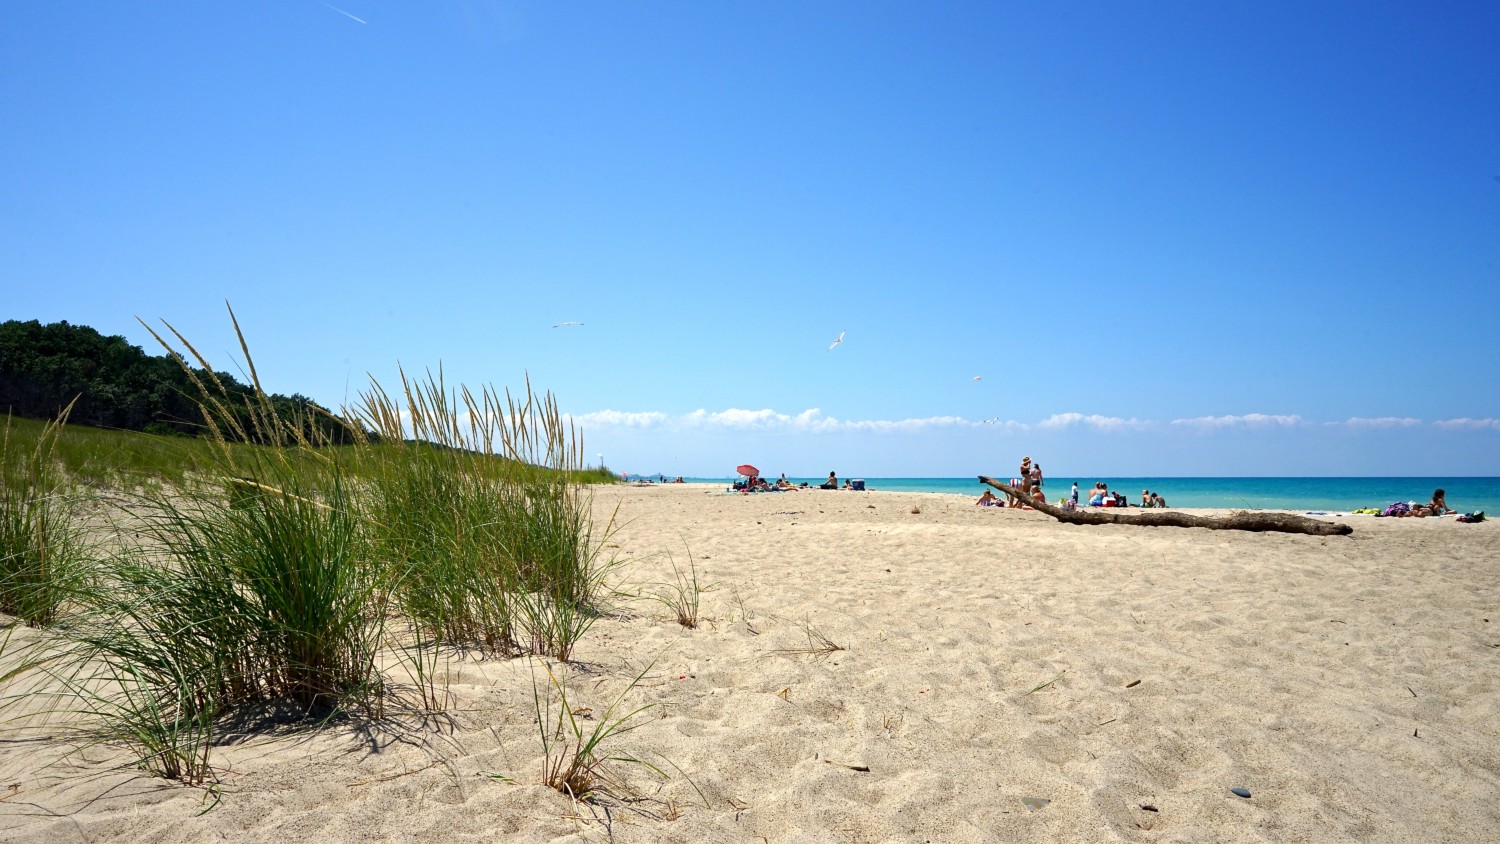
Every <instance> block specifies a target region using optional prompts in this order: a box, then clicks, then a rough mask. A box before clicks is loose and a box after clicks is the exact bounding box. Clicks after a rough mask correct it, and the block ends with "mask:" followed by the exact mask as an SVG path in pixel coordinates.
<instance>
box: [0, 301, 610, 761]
mask: <svg viewBox="0 0 1500 844" xmlns="http://www.w3.org/2000/svg"><path fill="white" fill-rule="evenodd" d="M232 318H233V313H232V312H231V319H232ZM167 328H168V329H171V326H170V325H168V326H167ZM235 331H236V334H237V335H238V336H239V339H240V346H241V350H242V351H243V352H244V355H245V362H246V365H247V367H248V369H249V373H250V377H251V381H252V384H253V390H252V391H251V392H250V393H249V394H248V395H246V394H244V393H235V392H231V391H230V390H228V389H226V388H225V385H224V384H222V383H220V382H219V381H218V379H217V376H215V375H214V374H213V372H214V370H213V368H212V367H211V366H208V364H207V362H206V361H205V360H204V359H203V358H202V356H201V355H199V354H198V352H197V350H196V349H194V348H193V347H192V345H191V344H189V343H188V341H187V340H186V339H185V338H183V337H182V336H181V335H180V334H178V333H177V332H176V331H175V330H172V334H173V336H175V337H176V339H177V340H178V341H180V343H181V344H182V345H183V346H185V347H186V349H187V352H188V354H190V355H191V356H192V358H193V359H196V360H197V362H198V363H199V364H200V366H201V369H200V370H197V372H202V373H204V374H203V375H202V376H201V377H200V375H198V374H196V372H195V371H194V370H191V369H188V364H187V361H188V359H189V358H188V355H184V354H177V353H176V352H175V351H173V354H174V355H176V357H177V359H178V360H179V361H180V362H182V363H183V367H184V369H185V370H188V375H189V379H190V380H191V381H192V383H193V385H194V387H195V388H196V389H197V390H198V391H199V392H200V394H201V395H200V396H199V398H198V401H199V406H200V408H201V409H202V411H203V416H204V419H205V427H206V432H207V436H205V437H204V438H202V439H201V440H200V441H198V442H196V443H193V444H192V446H191V448H192V449H193V450H192V451H191V452H188V451H183V452H181V453H180V454H179V455H178V456H179V457H182V459H183V462H181V463H176V464H173V465H177V466H179V467H181V468H182V472H181V474H180V475H178V476H174V477H173V478H172V479H171V484H170V486H168V485H155V484H152V485H146V486H145V492H144V494H143V498H142V501H143V505H144V507H143V510H144V515H142V516H141V518H142V522H141V523H140V524H139V525H138V526H137V530H136V534H137V536H138V541H137V539H132V541H131V542H129V543H125V544H124V547H122V549H121V550H119V551H118V552H116V553H115V554H113V555H112V556H111V557H110V558H108V559H106V560H101V561H98V562H97V563H92V564H91V565H90V566H87V567H83V566H80V567H77V570H78V571H86V572H87V573H88V576H87V578H86V582H84V581H80V582H78V583H76V584H75V583H72V582H71V581H56V580H55V578H56V574H57V572H59V571H60V569H58V567H57V565H56V561H57V560H58V557H57V553H59V552H60V549H63V548H65V547H72V546H67V545H66V542H64V540H66V539H67V538H68V537H69V536H70V535H69V534H67V533H66V530H65V528H66V526H67V525H71V524H73V523H72V522H69V521H67V520H63V519H61V518H60V517H59V518H53V514H54V513H61V512H62V511H60V510H58V511H54V510H50V509H48V507H50V506H51V502H53V501H55V500H56V499H55V498H52V497H48V496H47V495H44V494H43V491H45V490H48V489H50V487H49V486H48V483H49V481H48V478H49V477H50V476H47V475H46V474H45V473H44V472H42V471H41V470H38V471H35V472H33V473H32V475H29V476H27V475H24V474H23V475H22V476H21V477H22V479H23V481H22V482H17V481H15V480H14V479H13V476H14V475H15V473H14V472H12V471H11V469H10V467H11V464H12V462H13V461H11V460H10V459H9V455H10V453H11V452H10V449H9V447H7V452H6V453H7V460H6V461H5V464H4V465H5V466H6V467H7V468H6V472H7V474H6V485H5V495H6V496H7V498H6V499H5V500H4V502H0V503H3V504H4V506H5V507H9V506H10V503H9V502H10V501H11V500H12V491H14V490H19V491H20V493H18V494H19V495H20V497H19V498H16V499H15V500H16V501H18V502H20V504H19V505H18V508H19V509H18V510H17V512H19V513H21V514H22V515H23V516H25V517H26V518H29V519H31V521H29V522H25V521H20V522H18V524H19V525H20V528H18V529H16V530H11V529H10V528H9V527H6V526H4V525H0V542H6V543H10V542H12V540H11V538H10V537H11V536H12V535H14V536H15V537H17V538H16V539H15V540H14V541H15V542H16V543H17V547H32V548H33V549H34V548H37V547H40V548H44V549H46V551H47V555H46V556H37V555H35V554H33V555H32V556H31V557H27V556H24V555H20V554H15V555H12V554H11V553H10V550H9V547H10V546H9V545H6V546H5V551H4V553H5V554H6V558H5V560H4V561H3V564H4V565H6V566H9V565H11V563H12V562H13V561H14V562H15V563H16V564H17V565H25V566H30V567H31V568H30V569H28V571H29V570H32V569H37V568H38V565H41V566H42V570H43V571H44V573H46V574H47V576H48V577H52V578H54V580H53V581H48V582H49V583H53V587H49V588H52V591H51V592H48V593H47V594H48V595H49V596H51V597H48V598H47V602H46V606H48V607H50V608H51V609H50V610H49V612H52V613H53V614H54V615H44V616H39V617H42V618H52V617H54V616H55V613H56V611H57V608H58V607H59V606H62V605H64V603H66V602H72V604H73V605H74V606H76V613H74V614H72V615H70V616H69V618H68V623H67V624H66V625H58V626H57V627H56V629H55V630H54V631H53V632H52V633H51V634H49V636H47V637H44V638H40V639H35V640H32V642H33V643H32V644H31V645H29V646H28V647H29V651H28V652H27V653H20V654H16V655H14V656H12V655H10V654H7V659H8V660H12V661H11V662H8V663H7V666H9V665H15V666H18V667H16V668H7V667H6V666H0V668H3V669H5V670H4V673H3V674H0V682H6V681H14V680H16V678H17V677H18V676H20V675H21V674H23V673H29V675H30V676H31V677H32V678H33V679H32V681H31V689H33V691H30V692H27V691H25V690H23V691H21V692H20V693H14V692H15V689H16V688H17V687H16V686H11V687H10V688H9V689H7V694H8V695H9V697H8V699H9V700H11V701H14V700H17V699H21V698H24V697H25V696H26V695H27V694H30V695H31V696H32V697H33V698H34V697H35V696H36V695H46V696H49V699H48V702H47V704H46V705H45V706H44V707H43V708H44V709H46V711H47V713H48V714H49V715H69V714H71V715H75V716H76V715H82V716H84V720H83V721H82V722H79V723H81V724H83V725H85V726H84V727H83V728H84V729H87V730H89V731H91V734H92V735H94V736H96V737H102V738H103V739H104V740H107V741H112V742H116V743H119V744H123V745H125V746H127V747H129V748H130V749H131V751H132V752H133V753H134V754H135V755H136V758H137V760H138V763H139V765H140V767H142V768H143V769H145V770H147V771H150V772H152V773H154V774H157V775H160V776H163V777H167V778H171V779H178V780H182V781H184V782H188V783H202V782H204V781H206V780H208V779H211V778H212V776H213V772H212V767H211V764H210V762H211V759H210V756H211V749H212V747H213V746H214V743H215V742H216V740H217V737H218V735H219V734H220V733H221V732H222V730H223V729H224V727H223V725H224V724H225V721H226V719H229V718H232V717H234V716H237V715H240V714H244V713H246V712H248V711H251V710H252V709H257V710H259V709H264V708H270V709H271V710H273V711H277V712H280V713H283V714H285V715H290V716H293V717H298V718H302V719H324V718H329V717H332V716H334V715H337V714H340V713H359V714H363V715H365V716H367V717H380V716H381V715H382V714H383V712H384V709H385V706H386V705H387V704H388V703H390V702H391V701H392V700H393V699H397V700H404V699H405V698H402V697H400V695H402V694H404V693H405V691H404V690H405V689H406V688H407V687H405V686H401V685H400V684H398V683H395V682H392V680H391V678H390V676H389V674H390V669H384V670H383V669H382V664H383V663H382V660H381V656H382V654H385V655H386V656H390V655H393V654H394V656H395V658H396V662H397V664H399V665H402V666H404V667H405V670H406V671H407V673H408V676H410V677H411V678H413V679H415V680H416V681H417V682H416V685H417V689H418V690H419V691H420V693H421V700H420V706H422V707H423V708H424V709H425V710H427V711H429V712H432V711H439V710H441V709H442V707H443V706H444V701H445V700H446V695H444V694H441V693H439V691H438V690H437V689H435V688H434V687H433V684H434V683H435V682H436V679H435V678H436V677H437V676H439V675H440V674H441V672H440V670H439V669H440V665H441V662H442V661H443V660H444V659H447V658H448V656H447V655H448V654H449V653H451V652H450V651H449V650H448V649H447V648H448V647H449V646H456V647H458V648H467V647H477V648H479V649H481V650H484V651H486V652H491V653H495V654H497V655H505V656H510V655H516V654H520V653H534V654H538V655H545V656H548V657H551V658H553V659H557V660H559V661H567V660H569V659H571V658H572V653H573V649H574V647H575V645H576V644H577V642H578V641H579V639H580V638H581V637H582V636H583V634H584V633H585V632H586V631H587V630H588V629H589V627H590V625H592V623H593V621H594V619H595V618H597V617H598V611H597V609H596V606H597V603H598V601H599V600H600V598H601V597H602V595H603V594H604V592H605V586H604V578H605V575H606V574H607V573H608V572H609V571H610V570H611V568H612V566H613V561H612V560H606V559H604V558H603V557H602V556H601V554H602V549H603V548H604V547H605V538H606V537H607V536H608V534H609V533H610V531H611V530H613V522H612V521H611V523H610V524H609V525H607V526H605V527H604V529H603V531H602V533H601V532H599V531H598V529H597V528H596V526H595V525H594V523H593V521H592V516H591V501H590V499H589V497H588V496H587V493H586V491H585V490H584V488H583V485H582V480H583V479H584V478H590V477H592V476H591V475H589V474H587V473H585V472H584V471H583V470H582V469H581V467H582V465H583V461H582V444H581V442H580V441H579V439H578V438H577V436H576V435H575V433H574V431H573V430H572V428H571V427H570V426H569V425H567V424H566V423H565V422H564V419H563V417H562V415H561V413H560V412H559V411H558V408H557V404H556V401H555V400H554V399H553V398H552V396H551V395H550V394H548V395H542V396H538V395H537V394H536V393H534V392H533V391H532V389H531V385H530V384H529V383H528V384H527V385H526V389H525V392H524V394H522V395H520V396H512V395H511V394H510V393H509V392H506V393H503V394H500V393H496V392H495V391H494V390H492V389H489V388H486V389H484V390H482V391H481V392H480V393H479V394H478V395H477V396H476V395H474V394H472V393H471V392H470V391H468V390H467V389H464V388H459V389H458V390H454V391H450V390H449V389H448V388H447V387H446V385H445V384H444V383H443V381H442V376H441V373H439V374H438V375H437V376H436V377H434V376H432V375H430V374H429V376H428V377H427V378H426V379H425V380H423V381H412V380H409V379H407V378H406V376H405V373H403V374H402V393H401V397H402V399H403V401H402V402H400V403H398V402H397V401H394V400H392V399H391V398H390V396H389V395H388V394H387V393H385V391H384V390H382V389H381V387H380V385H379V384H378V383H376V382H375V381H373V379H372V381H371V388H370V391H369V392H368V393H367V394H365V395H363V396H362V397H361V400H360V403H359V404H358V405H357V406H356V407H355V408H354V409H353V410H348V409H346V410H345V411H343V412H344V413H345V416H346V417H347V418H346V419H340V420H337V421H338V423H339V426H338V429H339V430H341V431H352V432H353V439H354V443H353V444H352V445H345V446H333V445H331V444H330V443H329V442H327V441H320V440H317V439H315V438H316V437H318V436H320V435H319V434H318V433H316V432H318V431H321V430H326V429H328V427H329V426H319V425H308V424H305V423H306V421H307V420H301V419H287V418H283V416H282V415H280V414H279V413H278V410H277V407H276V405H274V404H273V403H272V402H271V400H270V399H269V398H268V397H267V394H266V393H265V392H264V390H263V389H262V388H261V384H260V379H259V376H258V374H257V373H256V370H255V365H254V361H253V359H251V357H250V352H249V347H248V344H247V343H246V342H245V339H244V336H243V334H242V333H240V330H239V326H238V324H237V323H236V325H235ZM152 333H153V335H154V336H156V337H157V340H158V341H160V342H161V343H162V345H163V346H164V347H167V348H168V349H169V350H171V349H172V347H171V346H170V345H169V344H168V343H167V342H166V341H164V340H162V338H161V337H160V336H159V335H156V332H154V331H153V332H152ZM51 430H54V431H55V430H56V429H55V428H54V429H51ZM43 441H44V442H48V443H50V442H53V441H54V440H52V439H47V438H43ZM173 445H174V446H175V445H176V444H173ZM174 453H175V452H174ZM189 454H191V457H190V458H189V457H186V456H184V455H189ZM174 459H175V458H174ZM33 463H34V464H35V465H36V466H41V467H50V466H54V465H56V464H57V461H56V460H55V459H52V458H50V457H49V456H48V455H46V454H42V453H41V452H38V455H37V456H36V457H35V459H34V460H33ZM189 467H191V468H189ZM596 474H597V473H596ZM26 478H30V480H26ZM6 512H8V511H0V515H4V513H6ZM38 514H40V515H41V516H45V517H47V518H48V519H51V521H45V520H44V522H40V523H41V524H42V525H43V528H44V529H39V528H37V527H36V525H37V524H39V522H38ZM7 518H8V517H7ZM54 528H55V529H54ZM39 537H40V538H41V539H38V538H39ZM25 543H31V545H30V546H27V545H26V544H25ZM79 547H81V546H79ZM49 567H50V568H49ZM68 570H70V571H71V570H73V569H68ZM3 571H6V570H5V569H0V572H3ZM23 582H29V581H25V580H24V578H20V577H9V578H8V579H7V580H6V581H5V582H4V583H0V600H8V599H9V597H8V596H9V595H11V592H10V591H4V590H6V589H8V588H9V585H10V584H20V583H23ZM54 587H55V588H54ZM17 594H19V593H17ZM0 609H3V607H0ZM5 611H7V612H11V611H12V610H9V609H6V610H5ZM58 701H60V702H58ZM633 714H634V713H632V715H633ZM628 717H629V716H627V720H628ZM612 732H613V730H611V731H607V732H606V733H605V734H604V735H602V736H599V737H598V739H599V740H602V739H603V738H606V737H607V736H608V735H610V734H611V733H612ZM586 744H587V743H586ZM596 745H597V741H596V742H595V743H594V745H589V746H596Z"/></svg>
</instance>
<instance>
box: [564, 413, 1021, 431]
mask: <svg viewBox="0 0 1500 844" xmlns="http://www.w3.org/2000/svg"><path fill="white" fill-rule="evenodd" d="M573 419H574V421H575V422H577V423H578V424H579V425H580V426H582V427H593V428H625V427H629V428H667V429H672V428H699V429H726V428H727V429H734V430H746V429H756V430H764V431H799V432H806V433H837V432H850V431H875V432H887V433H889V432H900V431H919V430H930V429H933V428H961V427H978V426H984V425H985V423H983V422H974V421H972V420H969V419H965V418H964V417H962V416H925V417H920V418H913V419H838V418H835V417H832V416H828V415H826V414H824V413H823V411H822V410H820V409H819V408H816V407H814V408H809V409H807V410H804V411H802V412H801V413H798V414H795V415H792V414H788V413H780V412H777V411H775V410H771V409H770V408H762V409H760V410H748V409H745V408H738V407H731V408H727V409H725V410H719V411H709V410H706V409H704V408H699V409H697V410H695V411H693V412H691V413H686V414H682V415H680V416H672V415H669V414H666V413H661V412H658V411H644V412H627V411H619V410H600V411H594V412H592V413H583V414H580V415H578V416H575V417H573ZM1000 424H1001V425H1002V426H1003V427H1006V428H1008V429H1015V428H1017V427H1021V428H1024V427H1025V426H1023V425H1021V423H1019V422H1004V423H1000ZM986 427H987V426H986Z"/></svg>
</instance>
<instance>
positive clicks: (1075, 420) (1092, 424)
mask: <svg viewBox="0 0 1500 844" xmlns="http://www.w3.org/2000/svg"><path fill="white" fill-rule="evenodd" d="M1075 425H1083V426H1087V427H1089V428H1096V429H1098V430H1100V431H1125V430H1140V429H1141V428H1148V427H1150V426H1151V425H1152V423H1151V422H1149V421H1145V420H1141V419H1121V418H1120V417H1118V416H1100V415H1099V414H1097V413H1093V414H1089V415H1084V414H1082V413H1054V414H1052V415H1051V416H1048V417H1047V418H1046V419H1043V420H1042V421H1040V422H1038V423H1037V424H1036V426H1037V427H1038V428H1070V427H1073V426H1075Z"/></svg>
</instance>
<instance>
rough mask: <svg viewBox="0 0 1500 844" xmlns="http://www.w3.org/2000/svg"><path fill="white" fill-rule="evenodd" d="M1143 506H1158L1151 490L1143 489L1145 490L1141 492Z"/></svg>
mask: <svg viewBox="0 0 1500 844" xmlns="http://www.w3.org/2000/svg"><path fill="white" fill-rule="evenodd" d="M1141 506H1142V507H1154V506H1156V500H1155V499H1153V498H1152V497H1151V490H1149V489H1143V490H1141Z"/></svg>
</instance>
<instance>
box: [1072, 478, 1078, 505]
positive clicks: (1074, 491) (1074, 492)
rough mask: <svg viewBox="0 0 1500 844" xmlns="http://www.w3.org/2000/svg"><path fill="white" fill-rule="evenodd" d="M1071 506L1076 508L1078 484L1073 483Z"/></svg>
mask: <svg viewBox="0 0 1500 844" xmlns="http://www.w3.org/2000/svg"><path fill="white" fill-rule="evenodd" d="M1073 506H1074V507H1077V506H1078V482H1077V481H1074V482H1073Z"/></svg>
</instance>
